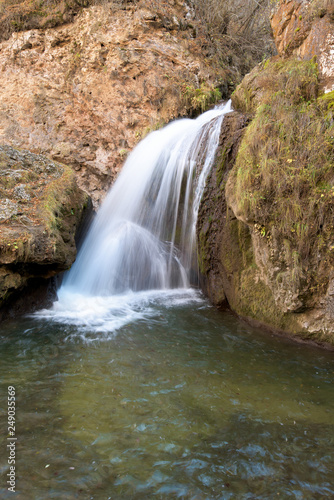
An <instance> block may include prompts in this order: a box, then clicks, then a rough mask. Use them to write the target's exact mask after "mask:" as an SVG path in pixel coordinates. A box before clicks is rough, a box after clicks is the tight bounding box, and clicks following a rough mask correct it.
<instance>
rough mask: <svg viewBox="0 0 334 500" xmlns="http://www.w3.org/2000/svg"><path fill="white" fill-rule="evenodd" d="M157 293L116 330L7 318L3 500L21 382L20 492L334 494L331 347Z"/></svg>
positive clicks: (41, 496) (1, 358)
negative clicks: (10, 416)
mask: <svg viewBox="0 0 334 500" xmlns="http://www.w3.org/2000/svg"><path fill="white" fill-rule="evenodd" d="M148 302H149V303H147V302H146V304H145V307H144V309H145V310H141V309H140V307H139V306H138V311H137V312H138V314H137V315H136V316H132V317H131V319H129V321H128V322H127V323H126V324H123V325H121V326H119V327H118V328H117V329H114V331H113V332H112V333H110V332H109V333H108V332H107V330H108V329H105V330H104V331H103V332H100V333H99V331H98V329H96V328H95V329H94V331H90V330H89V326H87V325H86V326H85V327H83V326H80V325H76V324H73V322H72V324H71V322H68V321H66V318H65V319H62V318H60V320H59V321H58V322H56V321H54V318H53V319H52V318H48V317H47V315H45V314H44V316H43V315H42V316H40V317H31V318H22V319H20V320H16V321H11V322H6V323H3V324H2V325H1V330H0V342H1V354H0V371H1V392H0V394H1V405H0V408H1V410H0V417H1V418H0V429H1V432H0V435H1V443H0V449H1V453H0V457H1V461H0V467H1V471H2V475H1V477H2V483H1V485H0V497H1V498H2V499H7V498H12V497H13V493H12V492H9V491H8V490H7V485H6V474H7V472H8V463H7V459H8V451H7V450H6V443H7V388H8V386H14V387H15V390H16V397H17V400H16V403H17V406H16V437H17V442H16V476H17V480H16V490H17V493H16V495H15V498H18V499H20V500H21V499H22V500H30V499H32V500H51V499H57V500H62V499H64V500H65V499H66V500H72V499H85V500H86V499H96V500H107V499H110V500H118V499H155V498H156V499H169V498H170V499H174V498H175V499H176V498H180V499H189V500H190V499H192V500H202V499H203V500H204V499H268V498H282V499H288V498H291V499H322V498H334V479H333V478H334V470H333V462H334V448H333V444H334V422H333V414H334V389H333V375H334V363H333V353H330V352H326V351H322V350H320V349H316V348H311V347H308V346H305V345H298V344H294V343H290V342H288V341H287V340H284V339H280V338H276V337H272V336H270V335H268V334H264V333H262V332H260V331H259V330H256V329H254V328H251V327H249V326H247V325H245V324H243V323H242V322H240V321H239V320H238V319H236V318H235V317H234V316H233V315H231V314H230V313H223V312H219V311H217V310H215V309H214V308H213V307H210V306H209V305H208V304H207V302H206V301H205V300H204V299H202V298H201V297H200V296H198V295H196V296H195V295H193V296H192V297H186V298H185V299H184V300H182V297H181V296H178V297H177V300H171V297H170V296H169V297H165V298H161V297H160V298H159V299H157V298H154V297H151V298H150V299H149V301H148Z"/></svg>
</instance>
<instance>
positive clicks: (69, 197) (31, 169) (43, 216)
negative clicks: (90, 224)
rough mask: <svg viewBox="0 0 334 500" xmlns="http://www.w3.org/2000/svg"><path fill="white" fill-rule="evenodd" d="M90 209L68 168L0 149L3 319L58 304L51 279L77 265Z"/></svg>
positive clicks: (0, 304)
mask: <svg viewBox="0 0 334 500" xmlns="http://www.w3.org/2000/svg"><path fill="white" fill-rule="evenodd" d="M90 208H91V201H90V199H89V196H88V195H87V194H86V193H84V192H83V191H82V190H80V189H79V188H78V187H77V184H76V181H75V176H74V173H73V172H72V170H71V169H70V168H69V167H67V166H65V165H62V164H60V163H57V162H54V161H52V160H50V159H48V158H46V157H44V156H41V155H36V154H32V153H30V152H28V151H18V150H16V149H14V148H12V147H11V146H0V318H4V317H6V316H8V315H10V314H14V313H15V312H25V311H31V310H32V309H34V308H35V307H41V306H43V305H47V304H48V301H50V300H52V299H54V298H55V288H54V286H53V283H52V281H51V280H50V278H52V277H53V276H55V275H56V274H58V273H60V272H62V271H64V270H66V269H68V268H69V267H70V266H71V264H72V263H73V262H74V259H75V257H76V242H75V239H76V235H77V234H78V231H79V230H80V227H81V226H82V224H83V222H84V218H85V216H86V215H88V214H89V211H90Z"/></svg>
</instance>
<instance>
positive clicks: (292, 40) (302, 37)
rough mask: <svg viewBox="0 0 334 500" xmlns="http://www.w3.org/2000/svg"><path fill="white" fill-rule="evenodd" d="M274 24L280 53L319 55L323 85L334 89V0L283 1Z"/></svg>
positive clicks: (275, 16) (300, 55) (300, 57)
mask: <svg viewBox="0 0 334 500" xmlns="http://www.w3.org/2000/svg"><path fill="white" fill-rule="evenodd" d="M271 25H272V29H273V34H274V38H275V42H276V47H277V51H278V54H279V55H280V56H283V57H286V56H291V55H295V56H297V57H298V58H299V59H306V60H309V59H312V58H313V57H314V56H316V58H317V62H318V66H319V74H320V85H321V86H322V88H323V89H324V91H325V92H330V91H332V90H334V3H333V1H332V0H283V1H281V2H280V4H279V6H278V8H277V10H276V12H275V14H274V15H273V16H272V19H271Z"/></svg>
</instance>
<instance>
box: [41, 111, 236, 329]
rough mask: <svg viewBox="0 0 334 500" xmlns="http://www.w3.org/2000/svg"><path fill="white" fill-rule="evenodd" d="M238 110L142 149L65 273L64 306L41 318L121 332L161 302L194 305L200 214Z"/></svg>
mask: <svg viewBox="0 0 334 500" xmlns="http://www.w3.org/2000/svg"><path fill="white" fill-rule="evenodd" d="M230 111H231V104H230V102H228V103H227V104H226V105H224V106H223V107H221V108H217V109H214V110H211V111H207V112H206V113H203V114H202V115H201V116H199V117H198V118H197V119H196V120H190V119H183V120H178V121H175V122H173V123H171V124H169V125H167V126H166V127H165V128H164V129H161V130H159V131H156V132H152V133H151V134H150V135H149V136H147V137H146V138H145V139H144V140H143V141H141V142H140V143H139V144H138V146H137V147H136V148H135V149H134V151H133V152H132V153H131V155H130V156H129V158H128V159H127V161H126V163H125V165H124V167H123V169H122V171H121V173H120V175H119V177H118V178H117V180H116V182H115V184H114V185H113V187H112V188H111V190H110V191H109V193H108V195H107V197H106V199H105V201H104V203H103V205H102V207H101V209H100V210H99V212H98V214H97V216H96V218H95V220H94V222H93V224H92V226H91V228H90V230H89V232H88V235H87V237H86V239H85V241H84V243H83V246H82V248H81V249H80V252H79V254H78V257H77V259H76V262H75V263H74V265H73V266H72V268H71V270H70V271H69V272H68V273H67V274H66V275H65V278H64V281H63V285H62V287H61V289H60V290H59V301H58V302H55V303H54V305H53V307H52V308H51V309H50V310H43V311H39V312H38V313H37V314H36V316H37V317H41V318H48V319H53V320H55V321H57V322H58V321H59V322H63V323H67V324H72V325H76V326H79V327H82V328H84V329H85V328H88V329H91V330H93V331H98V332H114V331H117V330H118V329H119V328H120V327H122V326H123V325H126V324H127V323H129V322H133V321H137V320H139V319H141V318H144V317H149V316H150V315H151V314H153V312H152V309H151V307H150V301H152V300H154V301H155V300H156V298H157V297H160V299H161V300H164V301H169V302H170V303H172V302H173V301H174V298H175V300H178V301H180V300H181V301H182V300H186V301H189V300H194V298H195V296H196V294H195V292H193V291H190V290H189V287H190V285H191V284H192V283H193V282H194V281H195V280H196V277H197V261H196V251H195V250H196V249H195V243H196V220H197V214H198V209H199V204H200V199H201V196H202V193H203V190H204V187H205V181H206V177H207V174H208V172H209V170H210V168H211V166H212V164H213V161H214V158H215V153H216V150H217V147H218V142H219V134H220V129H221V124H222V121H223V118H224V115H225V114H226V113H228V112H230ZM181 297H183V298H182V299H181ZM196 300H198V296H197V299H196Z"/></svg>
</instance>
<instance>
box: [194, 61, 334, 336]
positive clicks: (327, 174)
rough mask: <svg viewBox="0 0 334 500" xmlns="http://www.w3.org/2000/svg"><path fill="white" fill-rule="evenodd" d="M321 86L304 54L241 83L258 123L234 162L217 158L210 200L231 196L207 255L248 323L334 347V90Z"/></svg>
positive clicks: (239, 100) (202, 249)
mask: <svg viewBox="0 0 334 500" xmlns="http://www.w3.org/2000/svg"><path fill="white" fill-rule="evenodd" d="M319 88H321V87H320V86H319V76H318V67H317V64H316V61H315V60H314V59H311V60H309V61H300V60H297V59H295V58H290V59H287V60H278V59H273V60H271V61H269V62H267V63H263V64H261V65H260V66H258V67H257V68H256V69H255V70H253V72H252V73H251V74H250V75H248V77H247V78H246V79H245V80H244V82H243V83H242V84H241V85H240V86H239V87H238V89H237V90H236V92H235V94H234V105H235V107H238V108H239V109H240V110H241V111H242V112H244V113H245V112H246V115H243V116H247V117H248V119H249V120H250V123H249V125H248V126H247V127H246V129H245V130H244V134H243V137H242V139H241V141H240V145H239V147H238V150H237V153H236V154H235V160H234V161H233V165H231V164H230V165H228V166H227V167H226V165H225V163H224V162H223V163H222V160H221V158H219V159H218V161H217V166H216V171H215V172H214V173H213V174H212V175H213V176H215V177H216V178H217V179H223V186H222V184H221V181H219V182H218V183H217V186H216V188H215V189H214V190H213V191H211V193H209V190H210V184H209V185H208V188H207V193H206V195H205V197H204V201H203V204H207V206H206V210H208V211H210V210H211V211H213V210H217V208H215V209H214V208H213V206H214V204H215V203H216V202H215V201H214V200H215V199H216V197H217V195H218V194H219V196H220V199H221V200H224V201H223V202H222V201H220V202H219V210H220V216H219V217H217V216H216V217H215V223H214V224H211V226H210V230H209V231H206V233H205V238H204V236H203V234H204V233H203V228H202V227H200V229H199V254H200V262H201V263H203V262H204V263H205V266H204V265H203V264H202V266H201V271H202V272H203V274H204V275H205V277H206V278H205V283H206V290H207V292H208V295H209V296H210V297H211V299H212V300H213V301H214V302H215V303H216V304H219V300H216V299H215V297H219V296H222V294H223V293H224V295H225V296H226V300H227V302H228V303H229V305H230V306H231V308H232V309H233V310H234V311H235V312H237V313H238V314H239V315H241V316H243V317H245V318H248V319H249V320H252V321H256V322H258V323H261V324H263V325H266V326H267V327H270V328H272V329H274V330H280V331H283V332H285V333H288V334H291V335H293V336H296V337H297V338H303V339H311V340H314V341H315V342H317V343H323V342H326V343H330V344H334V293H333V290H334V147H333V146H334V93H333V92H331V93H326V94H322V93H320V92H319ZM239 119H240V118H239ZM223 135H224V132H223ZM229 140H230V139H229V138H227V139H225V140H224V141H223V143H222V145H221V148H222V151H224V148H225V147H226V146H225V144H228V141H229ZM226 141H227V142H226ZM212 186H213V183H212V180H211V188H212ZM218 186H219V187H218ZM201 211H203V208H201ZM201 213H202V212H201ZM203 227H204V226H203ZM211 233H214V234H215V240H216V241H218V244H217V245H216V246H215V247H214V246H213V247H212V248H211V250H210V251H209V250H208V249H209V247H210V244H209V243H208V242H210V241H211V240H210V239H212V235H211ZM217 260H218V261H219V265H218V266H217V265H216V264H215V262H216V261H217ZM212 266H215V268H216V274H218V277H217V276H215V279H214V280H212V279H211V275H212V272H211V270H210V269H211V267H212ZM217 283H218V284H219V287H220V288H219V290H214V289H215V287H216V286H217ZM213 290H214V291H213Z"/></svg>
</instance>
